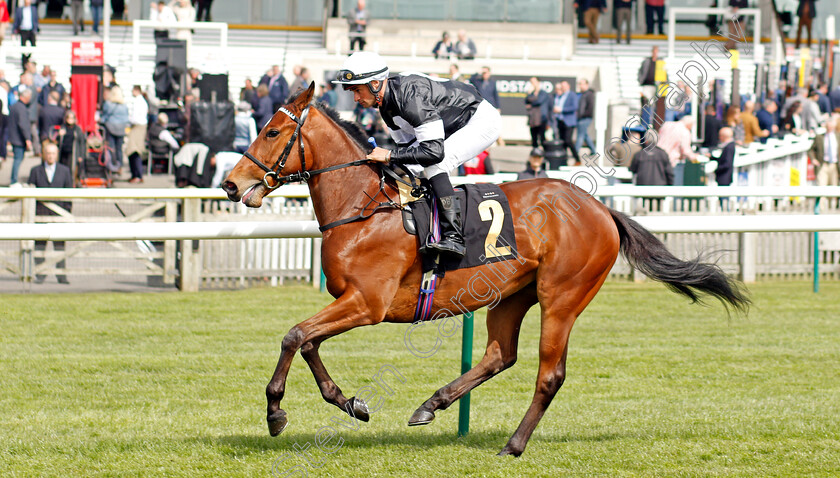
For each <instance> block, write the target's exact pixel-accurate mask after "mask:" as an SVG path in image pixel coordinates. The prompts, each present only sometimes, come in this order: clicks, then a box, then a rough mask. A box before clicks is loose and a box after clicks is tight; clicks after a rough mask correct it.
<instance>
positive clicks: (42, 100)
mask: <svg viewBox="0 0 840 478" xmlns="http://www.w3.org/2000/svg"><path fill="white" fill-rule="evenodd" d="M57 75H58V74H57V73H56V72H55V70H50V81H48V82H47V84H46V85H44V86H43V88H41V93H39V94H38V104H39V105H41V106H44V105H45V104H47V98H48V97H49V96H50V93H51V92H53V91H57V92H58V103H61V99H62V98H64V93H65V92H66V90H65V89H64V85H62V84H61V83H59V82H58V80H56V76H57Z"/></svg>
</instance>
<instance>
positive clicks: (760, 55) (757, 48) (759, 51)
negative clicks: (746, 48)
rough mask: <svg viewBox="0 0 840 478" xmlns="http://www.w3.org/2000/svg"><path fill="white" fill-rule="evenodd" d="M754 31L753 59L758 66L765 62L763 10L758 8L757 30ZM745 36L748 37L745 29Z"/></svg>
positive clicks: (756, 15) (756, 16) (756, 14)
mask: <svg viewBox="0 0 840 478" xmlns="http://www.w3.org/2000/svg"><path fill="white" fill-rule="evenodd" d="M741 28H744V27H743V26H742V27H741ZM753 30H754V31H753V58H754V60H755V64H756V65H758V64H760V63H761V62H762V61H764V48H762V47H761V10H759V9H758V8H756V9H755V28H754V29H753ZM744 36H746V29H744Z"/></svg>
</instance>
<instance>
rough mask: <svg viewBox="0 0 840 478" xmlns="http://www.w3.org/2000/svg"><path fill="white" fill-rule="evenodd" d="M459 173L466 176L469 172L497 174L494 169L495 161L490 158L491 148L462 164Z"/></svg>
mask: <svg viewBox="0 0 840 478" xmlns="http://www.w3.org/2000/svg"><path fill="white" fill-rule="evenodd" d="M458 169H459V174H461V175H462V176H466V175H467V174H495V173H496V171H495V170H494V169H493V162H492V161H491V160H490V150H487V149H485V150H484V151H482V152H480V153H478V156H476V157H474V158H472V159H468V160H467V161H466V162H464V164H462V165H461V167H460V168H458Z"/></svg>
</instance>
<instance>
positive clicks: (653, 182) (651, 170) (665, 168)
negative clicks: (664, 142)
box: [630, 146, 674, 186]
mask: <svg viewBox="0 0 840 478" xmlns="http://www.w3.org/2000/svg"><path fill="white" fill-rule="evenodd" d="M630 172H631V173H633V174H634V176H635V178H636V186H673V184H674V168H673V167H672V166H671V160H670V159H669V158H668V153H666V152H665V150H663V149H662V148H660V147H659V146H654V147H653V148H647V149H645V148H643V149H641V150H640V151H639V152H638V153H636V155H635V156H633V162H632V163H630Z"/></svg>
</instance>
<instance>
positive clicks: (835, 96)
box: [828, 83, 840, 113]
mask: <svg viewBox="0 0 840 478" xmlns="http://www.w3.org/2000/svg"><path fill="white" fill-rule="evenodd" d="M828 99H829V100H831V111H832V112H833V113H840V83H838V84H837V86H835V87H834V89H833V90H831V93H829V94H828Z"/></svg>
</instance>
